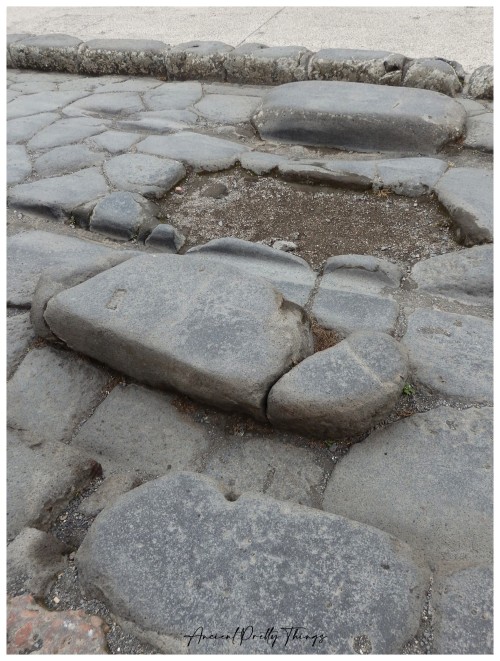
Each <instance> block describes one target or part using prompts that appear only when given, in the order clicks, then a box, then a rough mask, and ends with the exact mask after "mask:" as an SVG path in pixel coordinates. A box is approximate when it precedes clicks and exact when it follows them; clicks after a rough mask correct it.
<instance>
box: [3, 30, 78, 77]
mask: <svg viewBox="0 0 500 661" xmlns="http://www.w3.org/2000/svg"><path fill="white" fill-rule="evenodd" d="M82 44H83V42H82V41H81V40H80V39H77V38H76V37H70V36H69V35H67V34H43V35H37V36H34V37H27V38H25V39H22V40H19V41H16V42H14V43H12V44H10V48H9V50H10V56H11V58H12V61H13V62H14V64H15V66H16V67H18V68H19V69H42V70H46V71H47V70H49V71H69V72H70V73H78V70H79V52H80V46H81V45H82Z"/></svg>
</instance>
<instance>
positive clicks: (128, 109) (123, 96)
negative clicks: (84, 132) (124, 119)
mask: <svg viewBox="0 0 500 661" xmlns="http://www.w3.org/2000/svg"><path fill="white" fill-rule="evenodd" d="M141 110H144V104H143V103H142V100H141V97H140V96H139V94H137V93H134V92H108V93H106V94H101V93H100V92H96V93H94V94H90V95H89V96H86V97H85V98H83V99H80V100H79V101H75V103H72V104H71V105H69V106H68V107H67V108H66V109H65V114H67V115H72V114H76V115H79V114H80V115H81V114H83V115H85V114H87V113H91V114H97V115H113V116H116V115H118V116H119V115H131V114H132V113H134V112H140V111H141Z"/></svg>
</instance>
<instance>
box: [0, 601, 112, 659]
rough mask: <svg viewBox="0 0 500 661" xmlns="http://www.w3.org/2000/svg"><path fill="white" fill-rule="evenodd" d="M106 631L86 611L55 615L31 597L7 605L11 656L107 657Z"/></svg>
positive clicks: (97, 620) (102, 623) (55, 613)
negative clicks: (97, 655)
mask: <svg viewBox="0 0 500 661" xmlns="http://www.w3.org/2000/svg"><path fill="white" fill-rule="evenodd" d="M105 630H106V625H105V624H104V622H103V621H102V620H101V618H100V617H97V615H87V613H85V612H84V611H83V610H76V611H62V612H61V611H55V612H51V611H48V610H46V609H45V608H42V607H41V606H38V605H37V604H36V603H35V600H34V599H33V597H32V596H30V595H23V596H22V597H14V598H13V599H9V600H8V602H7V654H107V645H106V637H105V633H104V632H105Z"/></svg>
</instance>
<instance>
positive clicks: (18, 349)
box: [7, 312, 36, 378]
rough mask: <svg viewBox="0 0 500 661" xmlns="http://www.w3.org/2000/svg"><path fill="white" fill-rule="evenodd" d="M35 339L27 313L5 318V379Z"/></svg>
mask: <svg viewBox="0 0 500 661" xmlns="http://www.w3.org/2000/svg"><path fill="white" fill-rule="evenodd" d="M35 337H36V335H35V332H34V330H33V327H32V325H31V323H30V315H29V312H23V314H16V315H14V316H13V317H7V378H9V377H10V376H11V375H12V373H13V372H14V370H15V369H16V367H17V366H18V365H19V363H20V362H21V360H22V358H23V356H24V354H25V353H26V351H27V350H28V347H29V345H30V344H31V342H33V340H34V339H35Z"/></svg>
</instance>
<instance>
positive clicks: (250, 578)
mask: <svg viewBox="0 0 500 661" xmlns="http://www.w3.org/2000/svg"><path fill="white" fill-rule="evenodd" d="M226 493H227V492H226ZM226 497H227V499H226V498H225V497H224V492H221V487H219V486H218V485H217V484H216V483H214V482H213V481H212V480H209V479H208V478H206V477H203V476H196V475H192V474H190V473H181V474H177V475H175V476H174V475H172V476H169V477H163V478H160V479H158V480H155V481H153V482H149V483H148V484H145V485H142V486H141V487H138V488H137V489H134V490H133V491H131V492H129V493H128V494H125V496H122V498H121V499H120V500H119V501H118V502H116V503H115V504H114V505H113V506H112V507H110V508H108V509H106V510H104V512H102V513H101V514H100V515H99V516H98V517H97V519H96V520H95V522H94V524H93V525H92V527H91V529H90V531H89V533H88V535H87V536H86V538H85V540H84V542H83V544H82V546H81V547H80V549H79V551H78V554H77V566H78V573H79V576H80V579H81V581H82V584H83V587H84V589H85V591H86V592H87V593H88V594H89V595H90V596H92V597H97V598H98V599H100V600H102V601H104V602H105V603H106V604H108V606H109V607H110V608H111V610H112V612H113V613H114V614H115V615H118V616H119V617H120V618H121V621H123V618H125V624H126V621H131V622H134V623H137V624H138V625H139V626H140V628H141V630H142V634H141V636H142V637H143V638H146V639H150V640H152V639H154V640H155V641H156V643H155V644H156V646H158V647H159V648H160V650H161V651H162V652H170V653H172V652H176V653H177V652H184V653H186V652H187V653H190V652H192V653H205V654H206V653H215V652H219V653H233V654H234V653H236V654H237V653H240V654H241V653H244V654H248V653H254V654H258V653H266V652H267V653H276V652H281V653H313V654H314V653H318V654H321V653H323V654H328V653H330V654H334V653H337V654H345V653H353V652H354V651H355V650H356V647H357V643H358V639H359V637H360V634H362V635H363V637H364V638H366V639H367V640H368V643H369V645H370V649H371V650H372V651H373V652H374V653H376V654H377V653H382V652H384V653H391V652H393V653H394V652H396V651H398V650H399V648H400V647H401V646H402V645H403V643H404V642H406V640H407V639H408V638H409V637H410V636H412V635H414V632H415V631H416V628H417V627H418V622H419V610H420V608H421V601H422V597H423V594H424V591H425V588H424V585H425V580H426V570H425V569H421V568H420V567H419V566H418V565H417V564H416V563H415V559H414V556H413V555H412V552H411V550H410V549H409V548H408V547H407V546H405V545H404V544H401V543H399V542H398V541H397V540H395V539H394V538H391V537H388V536H387V535H385V534H384V533H382V532H381V531H379V530H375V529H374V528H371V527H369V526H362V525H360V524H357V523H353V522H351V521H348V520H347V519H344V518H341V517H337V516H333V515H331V514H326V513H323V512H319V511H317V510H313V509H309V508H305V507H301V506H298V505H292V504H289V503H280V502H278V501H275V500H273V499H271V498H267V497H265V496H260V495H254V494H244V495H243V496H241V497H240V498H239V499H238V500H237V501H236V502H228V500H230V499H231V497H230V496H229V495H227V496H226ZM165 522H166V523H165ZM387 566H388V567H389V568H388V569H383V568H381V567H387ZM159 581H160V583H159ZM198 623H202V624H198ZM299 623H300V624H299ZM271 626H272V627H273V629H272V632H271V636H272V635H274V636H275V637H276V642H275V644H274V647H273V646H272V643H273V638H271V639H269V637H267V638H265V637H264V634H265V632H266V629H269V628H270V627H271ZM295 626H301V627H304V629H301V630H299V631H298V632H297V633H302V634H303V637H302V638H300V639H299V638H298V635H297V636H296V637H295V639H294V637H293V627H295ZM197 627H202V628H203V631H204V633H205V635H208V634H215V633H219V634H228V636H227V639H223V638H219V639H217V640H206V639H205V640H203V639H200V643H199V644H198V639H197V638H196V637H195V638H194V639H191V643H190V645H189V647H188V643H189V639H186V638H185V637H184V636H186V635H193V634H194V635H195V636H196V634H195V629H196V628H197ZM242 627H245V628H246V630H245V631H246V637H247V638H248V640H246V641H243V642H242V644H241V645H240V642H239V641H240V638H245V634H244V635H243V636H242V635H241V628H242ZM281 627H292V631H291V632H290V635H289V640H288V644H287V645H285V642H286V641H287V636H286V632H285V631H284V630H283V629H282V628H281ZM238 628H239V629H238ZM237 629H238V631H237ZM235 632H237V633H236V636H235V641H234V643H233V641H232V637H233V635H234V633H235ZM238 632H239V633H238ZM273 632H274V634H273ZM252 634H253V637H251V636H252ZM305 634H307V635H308V636H317V637H315V638H310V637H308V638H305V637H304V635H305ZM313 643H314V645H313Z"/></svg>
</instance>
